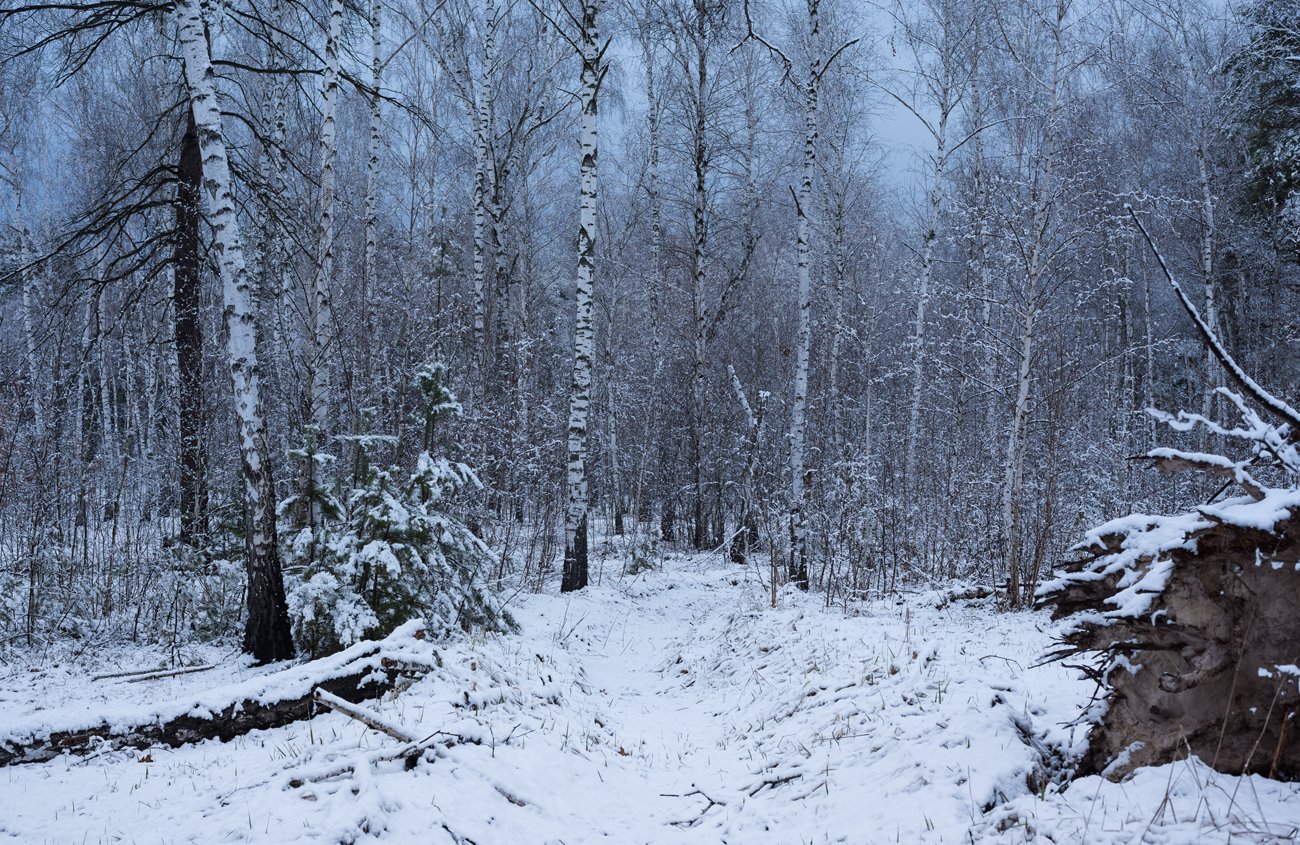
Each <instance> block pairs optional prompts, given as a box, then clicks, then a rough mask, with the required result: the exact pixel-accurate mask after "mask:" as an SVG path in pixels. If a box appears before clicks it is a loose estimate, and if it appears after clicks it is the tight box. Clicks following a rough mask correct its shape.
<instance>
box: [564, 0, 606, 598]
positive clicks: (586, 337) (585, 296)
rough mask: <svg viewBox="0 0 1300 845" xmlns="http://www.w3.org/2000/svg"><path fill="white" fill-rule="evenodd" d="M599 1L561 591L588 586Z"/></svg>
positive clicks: (585, 90) (583, 176)
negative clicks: (589, 436)
mask: <svg viewBox="0 0 1300 845" xmlns="http://www.w3.org/2000/svg"><path fill="white" fill-rule="evenodd" d="M599 11H600V5H599V0H583V4H582V31H581V32H580V33H579V39H580V41H579V43H580V45H581V59H582V72H581V76H580V80H579V90H578V98H579V103H580V108H581V111H582V115H581V130H580V133H581V134H580V136H579V140H578V143H579V148H580V155H581V162H580V165H579V182H580V184H579V192H580V196H579V210H578V274H577V276H578V278H577V286H576V295H575V297H574V303H575V315H574V325H573V382H572V385H571V386H570V388H569V461H568V488H569V490H568V493H569V502H568V507H567V509H566V510H565V519H564V577H563V581H562V583H561V585H560V590H561V591H562V592H566V593H567V592H570V591H572V590H580V589H582V588H583V587H585V586H587V506H588V489H587V417H588V412H589V411H590V409H591V365H592V353H593V350H594V348H595V331H594V327H593V323H592V295H593V286H594V282H595V274H596V188H597V184H596V164H597V158H598V154H599V146H598V144H599V137H598V135H597V132H596V96H597V93H598V92H599V89H600V77H601V67H600V64H601V52H602V51H601V49H600V45H599V38H600V34H599V30H598V29H597V14H598V12H599Z"/></svg>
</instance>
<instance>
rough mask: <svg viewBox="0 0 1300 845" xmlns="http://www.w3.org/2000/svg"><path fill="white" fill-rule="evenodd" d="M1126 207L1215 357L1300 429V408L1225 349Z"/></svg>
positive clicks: (1255, 395)
mask: <svg viewBox="0 0 1300 845" xmlns="http://www.w3.org/2000/svg"><path fill="white" fill-rule="evenodd" d="M1124 207H1125V208H1126V209H1127V210H1128V213H1129V215H1130V216H1131V217H1132V218H1133V222H1134V223H1136V224H1137V227H1138V230H1139V231H1140V232H1141V233H1142V237H1143V238H1145V239H1146V242H1147V246H1149V247H1151V252H1152V253H1153V254H1154V255H1155V258H1156V263H1157V264H1159V265H1160V269H1161V271H1162V272H1163V273H1164V274H1165V278H1166V279H1168V280H1169V284H1170V285H1171V286H1173V289H1174V293H1176V294H1177V295H1178V301H1179V302H1181V303H1182V305H1183V309H1184V310H1186V311H1187V313H1188V315H1189V316H1190V317H1191V318H1192V322H1194V323H1196V328H1197V329H1199V330H1200V333H1201V338H1202V340H1204V341H1205V344H1206V346H1208V347H1209V349H1210V351H1211V352H1212V353H1213V354H1214V357H1215V358H1217V359H1218V360H1219V363H1220V364H1222V365H1223V369H1224V370H1226V371H1227V372H1228V374H1229V375H1231V376H1232V378H1233V380H1235V381H1236V382H1238V383H1239V384H1240V385H1241V386H1242V387H1243V388H1244V389H1245V391H1246V392H1247V393H1248V394H1250V396H1251V397H1252V398H1253V399H1255V400H1256V401H1258V402H1259V403H1260V404H1261V405H1263V406H1264V407H1266V408H1268V409H1269V410H1270V411H1272V412H1273V413H1274V414H1276V415H1277V416H1278V417H1280V418H1281V419H1283V420H1284V421H1286V423H1287V424H1288V425H1290V426H1291V429H1292V430H1297V429H1300V411H1297V410H1296V409H1295V408H1292V407H1291V406H1290V405H1288V404H1287V403H1286V402H1283V401H1282V400H1281V399H1279V398H1277V397H1276V396H1274V395H1273V394H1271V393H1269V392H1268V391H1267V390H1265V389H1264V388H1263V387H1261V386H1260V385H1259V383H1258V382H1256V381H1255V380H1254V379H1252V378H1251V377H1250V376H1248V375H1246V371H1245V370H1243V369H1242V368H1241V366H1240V365H1239V364H1238V363H1237V361H1236V359H1234V358H1233V357H1232V355H1231V354H1229V352H1228V350H1227V349H1225V348H1224V346H1223V344H1222V343H1221V342H1220V341H1219V337H1218V335H1217V334H1215V331H1214V329H1213V327H1211V326H1210V325H1209V324H1208V323H1206V322H1205V320H1203V319H1202V318H1201V314H1200V312H1199V311H1197V310H1196V306H1195V305H1193V304H1192V301H1191V300H1190V299H1188V298H1187V294H1186V293H1185V292H1184V291H1183V288H1182V286H1181V285H1179V284H1178V280H1177V279H1175V278H1174V274H1173V272H1172V271H1170V269H1169V265H1168V264H1166V263H1165V258H1164V256H1163V255H1161V254H1160V250H1159V249H1158V248H1157V247H1156V243H1155V241H1154V240H1152V238H1151V235H1150V234H1149V233H1148V232H1147V230H1146V227H1145V226H1143V225H1142V221H1141V220H1140V219H1138V216H1137V212H1136V211H1134V210H1133V206H1131V205H1128V204H1127V203H1126V204H1125V206H1124Z"/></svg>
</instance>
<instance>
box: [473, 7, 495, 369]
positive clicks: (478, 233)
mask: <svg viewBox="0 0 1300 845" xmlns="http://www.w3.org/2000/svg"><path fill="white" fill-rule="evenodd" d="M495 84H496V5H495V3H494V0H486V8H485V12H484V29H483V66H482V72H481V75H480V77H479V90H478V97H477V100H476V102H475V103H474V166H475V176H474V250H473V256H474V343H475V346H476V347H477V348H478V350H479V354H480V355H483V354H486V350H485V349H484V344H485V341H486V336H487V241H488V237H489V225H490V224H491V222H492V220H491V215H490V214H489V209H488V202H489V199H490V197H491V194H492V191H491V181H492V170H493V161H492V147H493V141H494V139H493V137H492V134H493V127H492V124H493V107H494V105H495V103H494V98H495Z"/></svg>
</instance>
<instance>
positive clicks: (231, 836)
mask: <svg viewBox="0 0 1300 845" xmlns="http://www.w3.org/2000/svg"><path fill="white" fill-rule="evenodd" d="M617 568H618V566H617V564H616V563H615V564H611V563H608V562H607V563H606V571H607V573H608V572H609V571H616V570H617ZM767 600H768V593H767V590H766V588H765V586H764V585H763V584H762V583H761V580H760V578H759V577H758V576H757V575H756V573H755V572H754V571H752V570H749V571H747V570H745V569H744V568H738V567H733V566H724V565H722V564H720V563H719V561H718V560H717V559H716V558H707V557H686V558H675V559H672V560H671V561H670V563H669V566H668V567H667V569H666V571H663V572H654V573H650V574H647V575H644V576H640V577H631V576H614V577H612V578H611V577H608V574H607V577H606V581H605V584H604V585H602V586H597V587H593V588H590V589H588V590H585V591H583V592H582V593H579V594H576V595H566V596H560V595H553V594H548V595H534V596H527V597H521V598H520V599H519V600H518V606H517V607H516V608H515V609H514V610H515V613H516V615H517V617H518V618H519V621H520V622H521V624H522V626H523V631H522V633H521V634H519V635H510V636H492V637H487V638H481V639H475V640H471V641H468V642H463V643H457V644H453V645H449V646H446V647H444V648H442V649H441V657H442V661H443V668H442V670H440V671H438V672H435V673H433V674H431V675H429V676H428V677H426V678H424V679H422V680H420V681H417V682H415V683H414V684H413V685H411V686H410V687H408V688H406V689H404V690H401V691H400V692H399V693H398V694H396V695H394V696H390V697H386V698H385V699H384V700H383V701H381V702H376V703H374V704H373V706H374V707H375V708H376V709H378V710H379V711H380V712H381V713H382V714H383V716H384V717H385V718H386V719H388V720H391V721H393V722H397V723H400V724H402V725H403V726H405V727H406V728H407V729H408V730H409V731H411V732H413V733H414V734H416V735H418V736H428V735H434V734H435V733H436V732H439V731H442V732H445V733H444V735H453V734H454V735H458V736H460V737H463V738H465V739H467V740H471V741H477V743H478V744H474V742H465V743H461V744H456V745H453V746H452V747H450V748H448V749H446V750H445V751H443V752H441V753H440V755H439V756H438V758H437V759H432V760H427V761H425V762H423V763H421V764H420V765H419V766H417V767H416V768H414V769H413V770H409V771H408V770H405V769H404V768H403V767H402V766H401V764H400V763H397V762H379V763H375V764H373V765H372V764H371V760H370V757H368V756H367V755H371V756H373V755H375V754H377V753H380V752H382V751H384V750H391V749H392V748H394V747H395V742H394V741H393V740H391V739H390V738H388V737H386V736H383V735H380V734H377V733H375V732H373V731H368V730H366V729H365V728H363V727H362V726H360V725H359V724H358V723H356V722H353V721H351V720H349V719H346V718H344V717H342V716H339V715H337V714H333V713H326V714H322V715H319V716H317V717H316V718H314V719H312V720H310V721H309V722H304V723H299V724H295V725H292V726H289V727H285V728H280V729H277V730H271V731H261V732H255V733H253V734H250V735H248V736H246V737H240V738H237V739H236V740H234V741H232V742H230V743H225V744H222V743H218V742H205V743H201V744H198V745H195V746H191V747H186V748H180V749H165V748H159V749H153V750H152V751H150V752H149V753H148V756H147V758H146V757H145V755H144V754H143V753H140V752H131V751H107V752H105V753H103V754H101V755H99V756H97V757H94V758H91V759H76V758H62V759H59V760H55V761H52V762H50V763H47V764H40V765H27V766H15V767H10V768H8V769H4V770H0V841H3V839H4V837H6V836H8V837H10V838H11V841H16V842H22V843H47V842H48V843H71V842H138V843H174V842H203V843H208V842H231V841H247V842H301V841H315V842H347V841H356V840H362V841H364V840H367V839H370V838H371V837H377V838H379V839H381V840H384V841H390V842H397V843H406V842H412V843H414V842H435V843H436V842H459V843H478V845H489V843H502V845H507V844H509V845H514V843H539V844H540V843H564V845H576V843H594V842H602V843H660V842H662V843H723V842H726V843H801V842H810V843H812V842H817V843H820V842H847V843H886V842H902V843H929V842H952V843H958V842H994V841H996V842H1020V841H1026V840H1034V841H1044V842H1084V841H1086V842H1097V843H1109V842H1116V843H1119V842H1125V843H1127V842H1139V841H1143V842H1146V841H1151V842H1163V843H1183V842H1186V843H1192V842H1227V841H1229V838H1230V837H1231V841H1233V842H1256V841H1258V842H1268V841H1279V840H1281V839H1283V838H1285V837H1287V836H1292V837H1294V835H1295V830H1296V828H1297V826H1300V792H1298V791H1297V788H1296V787H1295V786H1293V785H1284V784H1278V783H1275V782H1271V781H1266V780H1264V779H1261V778H1228V777H1225V776H1223V775H1219V774H1216V773H1214V772H1212V771H1210V770H1208V768H1206V767H1204V766H1203V765H1201V764H1200V763H1199V762H1197V761H1195V760H1192V761H1186V762H1184V763H1180V764H1174V765H1171V766H1165V767H1160V768H1158V769H1147V770H1141V771H1139V773H1138V774H1137V776H1135V777H1134V778H1133V779H1132V780H1130V781H1129V782H1128V783H1126V784H1110V783H1108V782H1105V781H1101V780H1100V779H1097V778H1088V779H1083V780H1080V781H1076V782H1075V783H1074V784H1073V785H1071V786H1070V787H1069V788H1068V790H1066V791H1064V792H1062V791H1061V790H1060V789H1059V788H1058V786H1057V785H1056V784H1055V783H1054V782H1053V780H1052V778H1053V776H1054V773H1055V772H1056V771H1057V770H1058V769H1059V766H1060V762H1061V761H1062V760H1063V759H1068V755H1069V754H1070V753H1073V752H1074V751H1077V750H1078V748H1079V747H1080V743H1081V742H1082V741H1083V739H1084V734H1083V731H1082V729H1078V728H1073V727H1071V726H1070V725H1069V724H1068V723H1069V722H1070V721H1071V720H1072V719H1073V718H1074V716H1075V715H1076V714H1077V713H1078V711H1079V708H1080V707H1081V706H1082V705H1083V704H1085V703H1086V702H1087V700H1088V696H1089V694H1090V692H1091V689H1090V687H1089V685H1088V684H1086V683H1085V682H1083V681H1081V680H1080V679H1079V678H1078V677H1077V673H1076V672H1073V671H1071V670H1068V669H1065V668H1063V667H1060V666H1057V665H1048V666H1040V667H1034V666H1033V664H1034V663H1035V662H1036V660H1037V658H1038V656H1039V655H1040V654H1041V652H1042V651H1043V650H1044V649H1045V648H1046V647H1047V645H1048V644H1049V642H1050V630H1051V629H1050V625H1049V624H1048V623H1047V621H1046V619H1045V617H1043V616H1041V615H1036V614H1002V613H997V612H995V611H994V610H993V609H992V608H991V607H988V606H985V605H979V604H976V605H975V606H968V605H967V604H965V603H962V602H954V601H949V600H947V599H946V598H945V596H944V594H942V593H940V592H931V593H921V594H913V595H910V596H907V597H905V598H903V599H890V600H887V601H886V600H882V601H876V602H869V603H865V604H863V605H861V606H858V607H852V606H851V607H850V608H848V609H847V610H846V609H845V608H829V609H828V608H825V607H823V606H822V598H821V597H820V596H818V595H815V594H814V595H805V594H800V593H798V592H797V591H795V592H788V593H783V594H781V596H780V599H779V606H778V608H777V609H775V610H773V609H771V608H768V607H767V606H766V605H767ZM122 659H123V658H122V656H121V655H115V661H116V662H118V663H120V662H121V661H122ZM77 667H78V668H81V669H84V675H83V677H89V676H90V675H92V674H95V672H96V671H102V670H103V666H102V663H101V664H100V665H99V666H95V665H93V660H90V659H89V658H85V657H83V659H82V660H81V661H80V662H79V663H78V664H77ZM257 671H261V670H251V669H245V668H235V669H233V670H231V673H233V675H234V676H235V677H238V676H239V675H240V673H248V672H257ZM39 677H41V673H31V672H27V671H26V670H25V669H24V670H23V671H14V672H11V673H10V674H9V675H7V676H4V677H2V678H0V698H8V699H9V701H10V702H11V704H12V708H11V710H10V712H8V713H0V738H2V737H3V735H4V728H5V725H6V722H13V723H18V722H23V721H27V722H30V719H31V712H30V711H31V710H32V708H35V707H45V708H52V709H58V708H63V709H76V708H78V707H81V708H88V709H90V710H93V709H94V708H95V707H97V706H101V707H102V706H103V704H102V703H101V702H100V701H91V702H89V703H88V704H78V703H76V702H74V701H71V700H69V699H70V698H72V697H73V696H74V695H76V694H77V693H78V692H80V693H84V694H86V695H87V696H92V694H93V697H97V698H101V699H102V698H104V697H106V696H111V695H112V694H113V693H114V692H117V693H118V694H119V695H120V696H122V697H123V698H129V697H130V696H149V695H152V696H169V697H183V696H186V695H193V694H194V691H197V690H202V689H205V688H206V687H205V686H204V684H205V683H207V684H211V683H212V681H211V680H210V679H209V680H207V681H206V682H205V680H204V674H203V673H201V674H198V675H190V676H180V677H178V678H171V679H164V680H160V681H157V682H150V683H142V684H112V683H111V682H108V683H105V682H100V683H98V684H95V685H90V684H87V683H84V682H83V683H82V684H81V685H80V687H78V685H77V683H76V681H75V677H76V675H75V672H74V671H72V670H71V669H70V668H69V667H66V666H65V667H63V668H62V669H60V670H59V673H57V677H56V678H55V680H56V681H57V685H56V686H53V687H50V688H45V687H42V686H41V684H40V683H39V682H38V681H36V680H34V679H35V678H39ZM141 688H146V689H141ZM51 690H57V694H58V695H60V696H62V697H63V699H62V700H61V701H51V700H50V699H49V694H50V692H51ZM106 690H107V692H106ZM142 759H147V762H141V760H142ZM348 766H352V767H353V769H354V772H353V773H350V774H349V773H346V772H345V773H343V774H337V775H335V776H333V777H327V778H323V779H319V780H317V778H319V777H320V776H322V775H324V774H327V773H329V772H330V771H331V770H333V771H336V772H337V771H339V770H340V769H344V768H347V767H348ZM294 781H306V783H304V784H303V785H299V786H295V785H292V783H293V782H294Z"/></svg>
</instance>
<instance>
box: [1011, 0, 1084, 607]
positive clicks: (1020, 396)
mask: <svg viewBox="0 0 1300 845" xmlns="http://www.w3.org/2000/svg"><path fill="white" fill-rule="evenodd" d="M1054 11H1055V15H1054V18H1055V20H1054V27H1055V28H1054V29H1053V30H1052V31H1051V38H1052V40H1053V48H1052V49H1053V53H1052V65H1051V68H1050V70H1049V72H1050V76H1049V77H1048V78H1047V80H1046V85H1047V86H1048V90H1047V92H1046V93H1047V104H1046V105H1047V108H1046V110H1045V113H1044V115H1043V117H1042V120H1043V130H1042V131H1043V138H1042V141H1041V143H1040V146H1039V149H1038V150H1037V151H1036V152H1035V154H1034V156H1033V158H1034V163H1035V166H1036V168H1037V171H1036V172H1035V173H1033V174H1032V177H1031V190H1032V201H1033V208H1032V212H1031V215H1030V220H1029V227H1028V230H1027V231H1028V234H1029V237H1030V239H1031V240H1030V242H1029V244H1028V253H1027V255H1026V258H1025V265H1024V266H1025V290H1024V297H1023V301H1024V306H1023V307H1024V316H1023V319H1022V323H1021V335H1020V351H1019V359H1020V360H1019V367H1018V369H1017V374H1016V393H1015V401H1014V403H1013V405H1012V409H1011V421H1010V425H1009V426H1008V431H1007V451H1006V462H1005V464H1004V466H1003V473H1004V475H1003V483H1002V524H1003V555H1004V557H1005V559H1006V561H1007V575H1008V584H1007V592H1008V597H1009V599H1010V602H1011V606H1012V607H1019V606H1020V603H1021V599H1022V596H1021V595H1020V592H1021V572H1020V569H1021V561H1020V553H1021V548H1020V524H1021V519H1020V516H1021V493H1022V489H1023V486H1024V465H1025V455H1024V433H1025V421H1026V418H1027V417H1028V414H1029V408H1030V401H1029V398H1030V388H1031V385H1032V380H1033V356H1034V342H1035V340H1036V335H1035V329H1036V325H1037V321H1038V316H1039V311H1040V310H1041V308H1042V305H1043V303H1042V289H1041V285H1042V278H1043V274H1044V273H1045V272H1046V271H1047V254H1046V250H1047V239H1048V237H1050V231H1049V229H1050V226H1051V218H1052V214H1053V209H1054V207H1055V195H1054V193H1053V191H1054V188H1055V186H1054V184H1053V177H1054V173H1055V165H1056V154H1057V151H1056V132H1057V129H1058V127H1057V122H1058V121H1059V119H1060V109H1061V98H1060V87H1061V75H1062V63H1063V61H1064V44H1063V39H1064V21H1065V15H1066V12H1067V11H1068V0H1059V2H1058V4H1057V6H1056V9H1055V10H1054Z"/></svg>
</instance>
